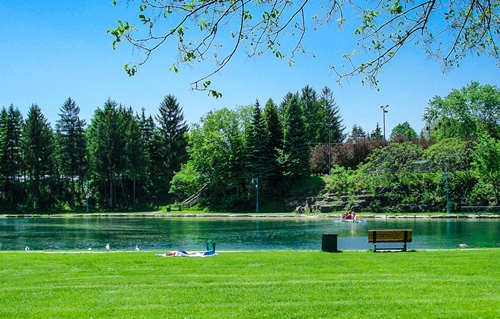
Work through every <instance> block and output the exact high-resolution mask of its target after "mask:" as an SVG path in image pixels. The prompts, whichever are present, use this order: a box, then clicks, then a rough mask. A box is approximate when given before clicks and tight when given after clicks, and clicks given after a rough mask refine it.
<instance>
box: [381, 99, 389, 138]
mask: <svg viewBox="0 0 500 319" xmlns="http://www.w3.org/2000/svg"><path fill="white" fill-rule="evenodd" d="M388 107H389V105H381V106H380V109H381V110H382V122H383V126H384V144H385V143H386V142H385V141H386V139H385V113H387V112H389V111H387V108H388Z"/></svg>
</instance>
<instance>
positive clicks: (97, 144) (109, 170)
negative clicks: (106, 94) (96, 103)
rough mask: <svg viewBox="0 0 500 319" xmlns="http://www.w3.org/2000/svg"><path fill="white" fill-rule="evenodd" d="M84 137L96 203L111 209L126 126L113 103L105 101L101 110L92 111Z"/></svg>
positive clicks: (121, 158) (123, 161)
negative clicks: (95, 190) (94, 181)
mask: <svg viewBox="0 0 500 319" xmlns="http://www.w3.org/2000/svg"><path fill="white" fill-rule="evenodd" d="M87 135H88V143H89V153H90V159H91V167H92V174H93V177H94V179H95V180H96V182H97V185H96V187H97V193H98V195H99V198H98V200H99V202H100V203H101V204H103V205H105V206H108V207H109V208H114V207H115V204H116V197H117V196H116V187H117V185H116V184H117V182H118V181H119V176H120V175H121V173H124V163H125V152H124V151H123V150H124V149H125V125H124V123H123V115H122V114H121V112H120V110H119V109H118V107H117V104H116V102H114V101H112V100H110V99H108V100H107V101H106V102H105V103H104V109H100V108H98V109H97V110H96V111H95V113H94V117H93V119H92V121H91V125H90V126H89V128H88V133H87ZM106 198H107V199H106ZM106 202H107V205H106Z"/></svg>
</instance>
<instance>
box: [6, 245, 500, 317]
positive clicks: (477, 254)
mask: <svg viewBox="0 0 500 319" xmlns="http://www.w3.org/2000/svg"><path fill="white" fill-rule="evenodd" d="M499 262H500V249H484V250H441V251H419V252H409V253H379V254H374V253H371V252H343V253H334V254H331V253H323V252H319V251H253V252H238V253H222V254H221V255H220V256H216V257H211V258H160V257H154V253H153V252H133V253H132V252H130V253H126V252H122V253H92V254H41V253H24V252H23V253H1V254H0V318H112V317H113V318H499V317H500V307H499V306H498V305H499V304H500V289H499V288H500V267H498V265H499V264H500V263H499Z"/></svg>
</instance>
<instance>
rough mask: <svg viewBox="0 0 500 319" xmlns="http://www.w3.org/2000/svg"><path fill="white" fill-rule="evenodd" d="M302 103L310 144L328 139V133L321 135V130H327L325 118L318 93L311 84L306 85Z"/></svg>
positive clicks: (301, 99) (303, 90)
mask: <svg viewBox="0 0 500 319" xmlns="http://www.w3.org/2000/svg"><path fill="white" fill-rule="evenodd" d="M300 104H301V105H302V108H303V110H304V119H305V125H306V130H305V133H306V140H307V143H308V144H310V145H315V144H316V143H318V142H324V141H325V140H326V141H328V135H326V139H325V136H321V131H323V132H324V131H325V130H324V128H325V126H326V123H325V118H324V117H323V114H322V112H321V105H320V103H319V101H318V95H317V94H316V91H314V90H313V89H312V88H311V87H310V86H309V85H306V86H305V87H304V88H303V89H302V92H301V95H300Z"/></svg>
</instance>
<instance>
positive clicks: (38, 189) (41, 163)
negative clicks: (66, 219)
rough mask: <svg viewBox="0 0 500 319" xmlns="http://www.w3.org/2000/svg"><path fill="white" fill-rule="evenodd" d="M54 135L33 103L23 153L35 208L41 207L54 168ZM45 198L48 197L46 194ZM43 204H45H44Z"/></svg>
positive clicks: (25, 128)
mask: <svg viewBox="0 0 500 319" xmlns="http://www.w3.org/2000/svg"><path fill="white" fill-rule="evenodd" d="M53 139H54V136H53V132H52V129H51V128H50V126H49V124H48V122H47V120H46V119H45V116H44V115H43V114H42V112H41V110H40V108H39V107H38V105H32V106H31V108H30V110H29V112H28V118H27V119H26V123H25V125H24V129H23V147H22V148H23V154H24V161H25V165H26V171H27V173H28V179H29V184H30V188H31V196H32V198H31V200H32V204H33V207H34V208H39V207H40V202H41V199H42V196H43V195H45V193H46V191H47V189H45V187H46V186H47V185H48V179H49V178H50V177H51V174H52V173H53V168H54V161H53V155H54V154H53V151H54V141H53ZM43 198H45V199H46V197H45V196H44V197H43ZM42 206H43V205H42Z"/></svg>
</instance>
